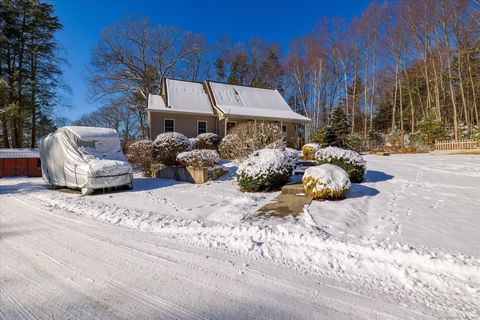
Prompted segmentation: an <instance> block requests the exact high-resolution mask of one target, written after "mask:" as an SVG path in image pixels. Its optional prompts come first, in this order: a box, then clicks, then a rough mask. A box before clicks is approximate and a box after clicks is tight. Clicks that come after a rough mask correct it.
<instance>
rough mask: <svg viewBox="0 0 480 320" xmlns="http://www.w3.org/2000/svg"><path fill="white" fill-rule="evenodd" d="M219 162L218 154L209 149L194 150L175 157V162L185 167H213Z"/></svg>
mask: <svg viewBox="0 0 480 320" xmlns="http://www.w3.org/2000/svg"><path fill="white" fill-rule="evenodd" d="M219 161H220V157H219V156H218V152H217V151H215V150H211V149H195V150H192V151H185V152H181V153H179V154H178V155H177V162H178V163H179V164H181V165H184V166H186V167H189V166H190V167H201V168H205V167H213V166H214V165H216V164H217V163H218V162H219Z"/></svg>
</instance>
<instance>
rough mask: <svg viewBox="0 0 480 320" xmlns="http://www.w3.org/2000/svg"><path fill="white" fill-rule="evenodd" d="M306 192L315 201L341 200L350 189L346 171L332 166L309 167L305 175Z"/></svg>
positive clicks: (304, 185)
mask: <svg viewBox="0 0 480 320" xmlns="http://www.w3.org/2000/svg"><path fill="white" fill-rule="evenodd" d="M302 181H303V187H304V189H305V192H306V193H307V194H309V195H311V196H313V198H314V199H341V198H344V197H345V194H346V193H347V192H348V189H349V188H350V185H351V183H350V179H349V178H348V174H347V172H346V171H345V170H343V169H342V168H340V167H338V166H334V165H331V164H322V165H320V166H315V167H309V168H307V169H306V170H305V173H304V175H303V179H302Z"/></svg>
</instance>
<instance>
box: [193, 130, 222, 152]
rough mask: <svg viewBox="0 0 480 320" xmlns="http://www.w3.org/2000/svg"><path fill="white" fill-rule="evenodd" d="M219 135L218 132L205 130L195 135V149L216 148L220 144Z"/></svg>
mask: <svg viewBox="0 0 480 320" xmlns="http://www.w3.org/2000/svg"><path fill="white" fill-rule="evenodd" d="M220 140H221V139H220V137H219V136H218V134H215V133H211V132H207V133H202V134H199V135H198V136H197V146H196V149H213V150H218V145H219V144H220Z"/></svg>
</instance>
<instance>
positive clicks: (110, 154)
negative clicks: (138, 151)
mask: <svg viewBox="0 0 480 320" xmlns="http://www.w3.org/2000/svg"><path fill="white" fill-rule="evenodd" d="M39 147H40V158H41V160H42V176H43V179H44V180H45V181H46V182H48V183H49V184H51V185H53V186H62V187H68V188H77V189H82V192H84V193H88V192H90V191H93V190H94V189H101V188H108V187H115V186H122V185H131V183H132V173H133V170H132V167H131V166H130V164H129V163H128V162H127V160H126V158H125V156H124V155H123V153H122V149H121V147H120V139H119V138H118V134H117V132H116V131H115V130H113V129H107V128H91V127H76V126H68V127H63V128H60V129H58V130H57V131H55V132H54V133H51V134H49V135H47V136H46V137H44V138H42V139H41V141H40V144H39Z"/></svg>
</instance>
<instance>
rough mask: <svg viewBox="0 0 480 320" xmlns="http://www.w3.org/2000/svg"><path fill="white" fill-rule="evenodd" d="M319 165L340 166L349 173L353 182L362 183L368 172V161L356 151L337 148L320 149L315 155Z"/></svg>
mask: <svg viewBox="0 0 480 320" xmlns="http://www.w3.org/2000/svg"><path fill="white" fill-rule="evenodd" d="M315 160H317V162H318V164H320V165H321V164H325V163H329V164H333V165H336V166H339V167H340V168H342V169H343V170H345V171H346V172H347V173H348V176H349V177H350V180H351V181H352V182H356V183H357V182H362V180H363V176H364V175H365V171H366V170H367V164H366V161H365V160H364V159H363V158H362V156H361V155H360V154H359V153H358V152H355V151H352V150H345V149H341V148H336V147H327V148H325V149H320V150H318V151H317V153H315Z"/></svg>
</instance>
